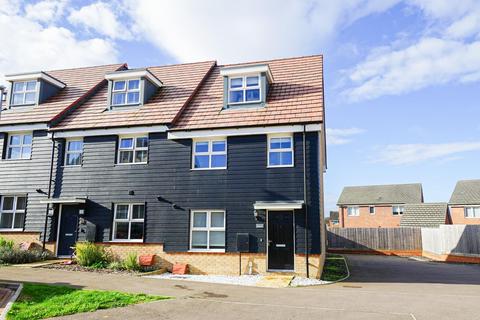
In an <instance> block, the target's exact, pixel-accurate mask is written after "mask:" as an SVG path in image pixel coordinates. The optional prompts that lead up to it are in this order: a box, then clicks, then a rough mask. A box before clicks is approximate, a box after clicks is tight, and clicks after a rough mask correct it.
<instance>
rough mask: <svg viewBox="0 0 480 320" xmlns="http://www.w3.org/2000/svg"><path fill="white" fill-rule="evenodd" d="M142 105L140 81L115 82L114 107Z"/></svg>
mask: <svg viewBox="0 0 480 320" xmlns="http://www.w3.org/2000/svg"><path fill="white" fill-rule="evenodd" d="M139 103H140V79H132V80H118V81H114V82H113V88H112V106H122V105H135V104H139Z"/></svg>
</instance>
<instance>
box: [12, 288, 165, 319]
mask: <svg viewBox="0 0 480 320" xmlns="http://www.w3.org/2000/svg"><path fill="white" fill-rule="evenodd" d="M164 299H169V297H164V296H152V295H146V294H130V293H121V292H116V291H96V290H81V289H77V288H72V287H66V286H53V285H44V284H33V283H25V284H24V285H23V290H22V293H21V294H20V296H19V298H18V299H17V301H16V302H15V303H14V304H13V306H12V308H11V309H10V311H9V312H8V315H7V319H11V320H23V319H25V320H27V319H28V320H35V319H45V318H50V317H58V316H64V315H70V314H75V313H80V312H91V311H95V310H99V309H108V308H115V307H124V306H127V305H130V304H136V303H143V302H150V301H156V300H164Z"/></svg>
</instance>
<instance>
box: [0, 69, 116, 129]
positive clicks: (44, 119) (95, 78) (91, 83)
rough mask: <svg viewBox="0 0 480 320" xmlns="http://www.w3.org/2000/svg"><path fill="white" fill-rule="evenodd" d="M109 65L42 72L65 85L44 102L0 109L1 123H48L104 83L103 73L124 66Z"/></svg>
mask: <svg viewBox="0 0 480 320" xmlns="http://www.w3.org/2000/svg"><path fill="white" fill-rule="evenodd" d="M124 66H125V65H124V64H111V65H103V66H95V67H86V68H74V69H63V70H52V71H46V72H45V74H48V75H49V76H51V77H53V78H55V79H57V80H58V81H60V82H62V83H64V84H65V87H64V88H63V89H61V90H60V91H59V92H58V93H57V94H56V95H54V96H52V97H50V98H49V99H48V100H47V101H46V102H44V103H42V104H40V105H38V106H34V107H31V108H26V109H21V110H20V109H15V110H12V109H6V110H2V113H1V118H0V126H1V125H17V124H33V123H49V122H50V121H52V120H54V119H56V118H57V117H59V116H60V115H62V114H64V113H65V112H66V111H68V110H69V108H71V107H72V106H73V105H74V104H75V103H76V102H79V101H78V100H79V99H80V100H81V99H82V98H84V97H85V96H88V93H92V92H91V90H92V89H93V88H94V87H96V86H97V85H99V84H100V83H102V82H105V73H107V72H112V71H115V70H118V69H120V68H122V67H124Z"/></svg>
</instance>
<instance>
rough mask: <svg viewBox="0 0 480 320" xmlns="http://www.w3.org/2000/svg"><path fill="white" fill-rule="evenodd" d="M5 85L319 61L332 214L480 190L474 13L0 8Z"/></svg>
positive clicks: (146, 6) (161, 6)
mask: <svg viewBox="0 0 480 320" xmlns="http://www.w3.org/2000/svg"><path fill="white" fill-rule="evenodd" d="M0 30H1V32H2V37H1V41H0V82H4V80H3V75H4V74H9V73H18V72H29V71H38V70H51V69H59V68H66V67H78V66H88V65H98V64H107V63H116V62H127V63H128V65H129V66H130V67H145V66H154V65H163V64H172V63H184V62H194V61H205V60H212V59H213V60H217V61H218V63H220V64H223V63H233V62H245V61H252V60H265V59H273V58H283V57H292V56H302V55H312V54H323V55H324V69H325V108H326V125H327V146H328V170H327V173H326V176H325V178H326V180H325V201H326V209H327V211H329V210H334V209H335V204H336V201H337V199H338V196H339V194H340V192H341V190H342V188H343V187H344V186H347V185H349V186H350V185H370V184H391V183H413V182H421V183H422V184H423V190H424V196H425V201H428V202H447V201H448V200H449V198H450V195H451V192H452V191H453V188H454V186H455V183H456V181H457V180H460V179H475V178H477V179H478V178H480V87H479V85H480V1H478V0H456V1H451V0H405V1H400V0H339V1H330V0H304V1H302V0H280V1H279V0H263V1H259V0H245V1H223V0H216V1H215V0H202V1H197V0H175V1H163V0H152V1H149V0H117V1H71V0H70V1H69V0H46V1H10V0H0Z"/></svg>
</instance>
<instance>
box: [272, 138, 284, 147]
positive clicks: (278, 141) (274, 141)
mask: <svg viewBox="0 0 480 320" xmlns="http://www.w3.org/2000/svg"><path fill="white" fill-rule="evenodd" d="M281 142H282V139H281V138H271V139H270V149H280V148H281V145H282V143H281Z"/></svg>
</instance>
